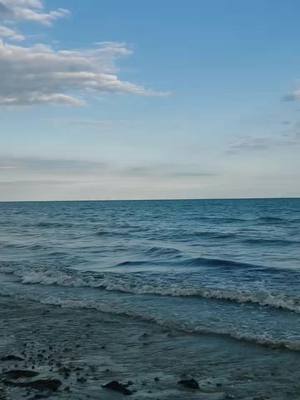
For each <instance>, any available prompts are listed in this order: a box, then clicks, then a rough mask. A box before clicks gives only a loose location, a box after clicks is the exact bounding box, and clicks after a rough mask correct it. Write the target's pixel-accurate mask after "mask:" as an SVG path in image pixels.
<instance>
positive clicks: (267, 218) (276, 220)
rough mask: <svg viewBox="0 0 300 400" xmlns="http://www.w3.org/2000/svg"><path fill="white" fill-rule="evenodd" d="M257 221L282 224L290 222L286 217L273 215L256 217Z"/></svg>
mask: <svg viewBox="0 0 300 400" xmlns="http://www.w3.org/2000/svg"><path fill="white" fill-rule="evenodd" d="M256 221H257V222H261V223H267V224H282V223H288V222H289V221H288V220H287V219H285V218H281V217H271V216H265V217H258V218H256Z"/></svg>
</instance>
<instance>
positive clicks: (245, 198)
mask: <svg viewBox="0 0 300 400" xmlns="http://www.w3.org/2000/svg"><path fill="white" fill-rule="evenodd" d="M289 199H291V200H300V196H286V197H285V196H283V197H282V196H279V197H275V196H273V197H207V198H205V197H202V198H186V197H183V198H171V199H168V198H157V199H156V198H149V199H80V200H76V199H70V200H0V203H67V202H68V203H78V202H118V201H119V202H121V201H206V200H212V201H213V200H217V201H218V200H222V201H225V200H289Z"/></svg>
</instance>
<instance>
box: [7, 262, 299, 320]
mask: <svg viewBox="0 0 300 400" xmlns="http://www.w3.org/2000/svg"><path fill="white" fill-rule="evenodd" d="M0 272H2V273H5V274H12V275H14V276H15V277H16V278H17V280H18V281H19V282H20V283H22V284H25V285H37V284H38V285H46V286H62V287H87V288H94V289H101V290H106V291H110V292H121V293H127V294H133V295H154V296H162V297H164V296H168V297H195V298H202V299H210V300H216V301H223V302H224V301H225V302H232V303H236V304H247V303H248V304H253V305H258V306H261V307H270V308H274V309H280V310H285V311H289V312H295V313H300V298H296V297H292V296H290V295H287V294H283V293H280V292H272V291H268V290H267V289H264V290H261V289H260V290H259V289H257V288H253V289H252V290H251V289H242V288H240V289H239V288H230V289H228V288H224V287H211V286H208V285H207V286H205V285H203V286H199V284H197V285H191V284H188V283H184V280H183V279H182V278H181V277H180V276H181V275H179V280H178V281H177V282H176V281H175V282H174V281H173V282H172V280H171V279H168V277H169V275H167V274H164V275H161V274H152V275H150V276H145V275H144V274H143V273H132V274H120V273H113V272H103V273H96V272H80V271H75V270H70V269H67V268H65V269H60V270H57V269H52V270H49V269H46V268H44V269H42V268H35V269H19V270H15V269H14V268H9V267H6V268H5V267H4V268H1V270H0ZM166 276H167V277H166Z"/></svg>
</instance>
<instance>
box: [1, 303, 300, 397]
mask: <svg viewBox="0 0 300 400" xmlns="http://www.w3.org/2000/svg"><path fill="white" fill-rule="evenodd" d="M0 301H1V306H0V315H1V321H2V326H1V335H0V358H1V395H2V398H3V399H13V400H15V399H21V398H26V399H38V398H51V399H56V398H57V399H88V398H90V399H99V398H101V399H120V398H123V397H124V396H126V394H123V393H121V392H119V391H115V390H112V389H108V388H104V387H103V385H106V384H107V383H109V382H112V381H117V382H119V383H120V384H122V385H124V387H126V388H127V389H128V396H130V398H133V399H162V400H163V399H203V400H204V399H207V400H209V399H211V400H213V399H214V400H217V399H249V400H250V399H285V398H286V399H298V398H299V393H300V386H299V356H298V355H297V354H294V353H292V352H289V351H286V350H280V349H277V350H276V349H269V348H264V347H262V346H257V345H249V344H240V343H238V342H235V341H234V340H230V339H227V338H221V337H213V336H208V335H206V336H205V335H202V336H198V335H192V334H190V335H189V334H186V333H183V332H180V331H177V330H170V329H163V328H161V327H159V326H157V325H155V324H152V323H145V322H143V321H139V320H137V319H131V318H127V317H122V316H115V315H112V314H109V313H106V314H105V313H99V312H98V311H96V310H82V309H76V308H62V307H57V306H46V305H42V304H38V303H35V302H30V301H24V302H21V301H20V302H19V303H18V304H16V302H13V301H11V300H10V299H9V298H3V297H1V299H0ZM9 356H11V360H5V357H6V358H9ZM12 356H14V357H12ZM14 358H15V359H14ZM12 371H19V372H20V374H19V377H18V378H17V379H13V378H14V377H13V373H12ZM24 371H31V372H34V376H30V377H27V375H26V373H24ZM191 379H194V380H195V381H196V382H197V383H198V384H199V388H196V389H193V388H189V387H185V386H184V385H183V384H180V383H178V382H180V381H185V380H191ZM37 381H43V382H44V385H43V384H41V385H40V386H38V388H36V387H35V385H34V383H35V382H37ZM51 381H52V386H51ZM53 381H55V382H57V385H56V384H54V386H53ZM30 382H31V383H32V384H30ZM49 382H50V383H49ZM24 383H25V384H24ZM39 396H43V397H39Z"/></svg>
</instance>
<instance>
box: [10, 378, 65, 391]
mask: <svg viewBox="0 0 300 400" xmlns="http://www.w3.org/2000/svg"><path fill="white" fill-rule="evenodd" d="M5 383H6V384H7V385H11V386H20V387H29V388H32V389H36V390H41V391H42V390H43V391H46V390H47V391H51V392H56V391H57V389H58V388H59V387H60V386H61V385H62V383H61V381H60V380H59V379H38V380H35V381H30V382H12V381H5Z"/></svg>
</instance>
